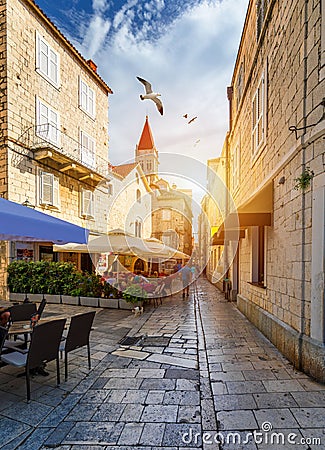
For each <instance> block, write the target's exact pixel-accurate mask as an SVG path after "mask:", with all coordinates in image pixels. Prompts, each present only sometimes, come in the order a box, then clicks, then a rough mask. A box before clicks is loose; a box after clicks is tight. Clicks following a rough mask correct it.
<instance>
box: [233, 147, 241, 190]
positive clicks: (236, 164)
mask: <svg viewBox="0 0 325 450" xmlns="http://www.w3.org/2000/svg"><path fill="white" fill-rule="evenodd" d="M239 179H240V146H239V144H237V146H236V147H235V149H234V153H233V157H232V188H233V190H236V189H237V188H238V186H239Z"/></svg>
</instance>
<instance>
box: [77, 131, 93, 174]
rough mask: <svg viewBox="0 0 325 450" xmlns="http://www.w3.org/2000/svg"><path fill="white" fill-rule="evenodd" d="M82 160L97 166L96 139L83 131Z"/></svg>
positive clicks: (84, 162) (90, 165)
mask: <svg viewBox="0 0 325 450" xmlns="http://www.w3.org/2000/svg"><path fill="white" fill-rule="evenodd" d="M80 147H81V155H80V156H81V161H82V163H83V164H85V165H87V166H89V167H92V168H94V167H95V160H96V157H95V141H94V139H92V138H91V137H90V136H88V135H87V134H86V133H84V132H83V131H81V132H80Z"/></svg>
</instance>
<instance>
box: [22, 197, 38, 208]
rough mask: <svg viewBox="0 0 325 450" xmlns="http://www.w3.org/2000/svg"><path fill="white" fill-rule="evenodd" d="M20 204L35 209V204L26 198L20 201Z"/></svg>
mask: <svg viewBox="0 0 325 450" xmlns="http://www.w3.org/2000/svg"><path fill="white" fill-rule="evenodd" d="M22 206H27V208H32V209H35V205H32V203H31V202H30V201H29V200H28V198H26V200H25V201H24V202H23V203H22Z"/></svg>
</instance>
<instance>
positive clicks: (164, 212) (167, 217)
mask: <svg viewBox="0 0 325 450" xmlns="http://www.w3.org/2000/svg"><path fill="white" fill-rule="evenodd" d="M170 217H171V214H170V210H169V209H163V210H162V217H161V218H162V220H170Z"/></svg>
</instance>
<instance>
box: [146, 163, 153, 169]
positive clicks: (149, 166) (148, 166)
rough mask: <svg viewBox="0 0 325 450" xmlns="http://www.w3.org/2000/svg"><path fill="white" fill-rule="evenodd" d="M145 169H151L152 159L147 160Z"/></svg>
mask: <svg viewBox="0 0 325 450" xmlns="http://www.w3.org/2000/svg"><path fill="white" fill-rule="evenodd" d="M147 170H152V161H147Z"/></svg>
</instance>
